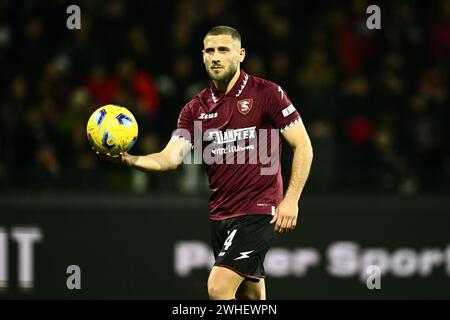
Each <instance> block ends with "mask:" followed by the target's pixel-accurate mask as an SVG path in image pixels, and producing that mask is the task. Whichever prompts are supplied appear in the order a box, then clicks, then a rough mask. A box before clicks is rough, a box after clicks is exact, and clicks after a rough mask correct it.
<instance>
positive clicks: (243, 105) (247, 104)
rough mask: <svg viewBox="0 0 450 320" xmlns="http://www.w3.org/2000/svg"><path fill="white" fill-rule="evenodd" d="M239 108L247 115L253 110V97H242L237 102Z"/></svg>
mask: <svg viewBox="0 0 450 320" xmlns="http://www.w3.org/2000/svg"><path fill="white" fill-rule="evenodd" d="M236 106H237V109H238V111H239V112H240V113H242V114H243V115H246V114H248V113H249V112H250V110H252V107H253V99H242V100H239V101H238V102H237V103H236Z"/></svg>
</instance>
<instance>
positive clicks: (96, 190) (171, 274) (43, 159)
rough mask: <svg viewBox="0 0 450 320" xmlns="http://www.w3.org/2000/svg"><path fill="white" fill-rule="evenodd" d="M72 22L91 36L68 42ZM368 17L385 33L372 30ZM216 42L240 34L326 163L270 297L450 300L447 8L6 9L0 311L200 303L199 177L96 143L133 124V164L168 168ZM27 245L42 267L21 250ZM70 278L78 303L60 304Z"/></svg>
mask: <svg viewBox="0 0 450 320" xmlns="http://www.w3.org/2000/svg"><path fill="white" fill-rule="evenodd" d="M71 4H76V5H78V6H79V7H80V8H81V29H80V30H68V29H67V27H66V20H67V18H68V17H69V14H67V13H66V9H67V7H68V6H69V5H71ZM371 4H376V5H378V6H380V8H381V30H368V29H367V27H366V20H367V18H368V16H369V15H368V14H367V13H366V8H367V7H368V6H369V5H371ZM219 24H227V25H232V26H235V27H236V28H237V29H238V30H239V31H240V32H241V35H242V37H243V46H244V47H245V48H246V49H247V58H246V61H245V62H244V64H243V69H244V70H246V71H247V72H249V73H251V74H254V75H258V76H261V77H264V78H267V79H269V80H272V81H274V82H277V83H278V84H280V85H281V86H282V87H283V88H284V89H285V91H286V92H287V93H288V95H289V96H290V98H291V100H292V101H293V102H294V105H295V106H296V107H297V109H298V110H299V112H300V113H301V115H302V117H303V120H304V123H305V125H306V127H307V129H308V131H309V134H310V137H311V140H312V143H313V147H314V154H315V159H314V163H313V167H312V171H311V175H310V178H309V181H308V184H307V186H306V189H305V191H304V193H303V197H302V201H301V203H300V218H299V224H298V227H297V230H296V231H295V232H293V233H290V234H287V235H283V236H282V237H280V238H279V239H278V241H277V243H276V245H275V247H274V248H273V250H272V251H271V252H270V253H269V255H268V259H267V261H266V268H267V273H268V297H269V298H272V299H282V298H286V299H304V298H374V299H379V298H448V297H449V296H450V294H449V292H450V284H449V283H450V282H449V277H450V235H449V232H448V230H449V227H450V217H449V215H450V204H449V200H448V199H449V196H450V194H449V191H450V188H449V182H450V152H449V151H450V148H449V143H450V126H449V125H448V122H449V119H450V116H449V113H450V112H449V111H450V108H449V74H450V72H449V71H450V1H449V0H442V1H414V0H411V1H377V2H375V3H372V2H369V1H365V0H352V1H324V0H316V1H303V2H300V1H294V0H279V1H244V2H241V1H236V0H216V1H201V0H184V1H183V0H180V1H125V0H110V1H87V0H86V1H63V0H60V1H58V0H55V1H37V0H25V1H13V0H3V1H1V2H0V74H1V77H0V84H1V85H0V119H1V121H0V123H1V126H0V192H1V194H0V288H3V290H1V291H0V299H1V298H3V297H5V298H11V297H16V298H125V299H126V298H149V299H172V298H194V299H201V298H206V279H207V274H208V266H209V265H210V262H211V253H210V251H209V225H208V213H207V202H208V192H209V191H208V188H207V178H206V176H205V175H204V173H203V171H202V167H201V166H200V165H184V166H183V167H182V168H181V169H180V170H178V171H177V172H172V173H169V174H144V173H142V172H139V171H137V170H129V169H127V168H124V167H118V166H115V165H112V164H110V163H106V162H104V161H102V160H100V159H99V158H98V157H96V155H95V154H94V153H93V152H92V151H91V150H90V148H89V146H88V143H87V140H86V134H85V128H86V127H85V126H86V122H87V119H88V117H89V115H90V114H91V112H92V111H93V110H95V109H96V108H98V107H99V106H101V105H104V104H107V103H116V104H120V105H123V106H126V107H128V108H129V109H130V110H131V111H132V112H133V113H134V114H135V116H136V118H137V119H138V121H139V129H140V135H139V139H138V142H137V144H136V146H135V147H134V148H133V150H132V153H134V154H143V153H149V152H154V151H159V150H160V149H161V147H162V146H164V145H165V144H166V142H167V141H168V140H169V138H170V135H171V132H172V130H174V128H175V126H176V121H177V117H178V113H179V111H180V110H181V108H182V106H183V105H184V103H186V102H187V101H188V100H189V99H190V98H191V97H192V96H193V95H194V94H195V93H196V92H198V91H199V90H201V89H202V88H203V87H204V86H206V85H207V84H208V78H207V75H206V72H205V71H204V67H203V65H202V61H201V49H202V39H203V35H204V33H205V32H206V31H207V30H208V29H209V28H210V27H212V26H214V25H219ZM290 155H291V153H290V150H289V148H288V147H287V146H284V154H283V163H282V166H283V168H284V177H285V183H287V181H288V178H289V173H290V162H289V161H290ZM18 227H27V228H32V229H25V230H24V229H22V230H20V229H17V228H18ZM33 230H34V231H33ZM32 231H33V232H37V233H39V234H40V240H39V241H37V240H36V241H35V242H33V245H32V248H33V250H32V252H31V258H32V259H31V265H30V261H29V260H27V259H24V258H23V257H22V256H21V254H23V255H25V256H26V255H27V254H25V253H23V252H24V250H25V249H24V247H25V246H24V244H23V243H24V242H20V240H17V239H18V238H20V236H17V233H20V232H22V233H24V234H27V232H28V234H30V233H32ZM25 251H26V250H25ZM27 252H28V254H30V252H29V251H27ZM369 264H378V265H380V267H381V269H382V271H383V276H382V280H381V289H380V290H369V289H368V288H367V287H366V282H365V280H364V279H365V268H366V266H367V265H369ZM69 265H78V266H79V267H80V268H81V270H82V289H81V290H68V289H67V287H66V279H67V277H68V276H69V275H68V274H67V273H66V268H67V266H69ZM20 268H23V269H20ZM21 270H22V271H21ZM23 270H32V271H33V273H32V276H30V274H28V277H27V276H26V271H23ZM21 272H24V273H21ZM30 277H31V278H30ZM20 279H21V280H20ZM19 280H20V281H22V282H20V281H19ZM30 280H33V284H30V283H28V284H24V283H23V282H27V281H30ZM23 286H28V287H31V289H28V290H23V289H21V287H23Z"/></svg>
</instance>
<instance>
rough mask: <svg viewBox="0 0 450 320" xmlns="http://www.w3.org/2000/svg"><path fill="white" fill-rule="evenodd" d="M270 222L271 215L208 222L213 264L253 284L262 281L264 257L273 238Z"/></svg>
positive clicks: (273, 233) (272, 226)
mask: <svg viewBox="0 0 450 320" xmlns="http://www.w3.org/2000/svg"><path fill="white" fill-rule="evenodd" d="M270 220H272V216H271V215H266V214H256V215H247V216H239V217H235V218H230V219H225V220H220V221H212V222H211V234H212V246H213V251H214V257H215V258H216V262H215V264H214V265H215V266H220V267H226V268H229V269H231V270H233V271H235V272H236V273H238V274H239V275H241V276H243V277H245V278H246V279H249V280H252V281H255V282H258V281H259V279H261V278H264V257H265V256H266V253H267V250H269V248H270V246H271V245H272V243H273V241H274V239H275V232H274V225H273V224H270V223H269V222H270Z"/></svg>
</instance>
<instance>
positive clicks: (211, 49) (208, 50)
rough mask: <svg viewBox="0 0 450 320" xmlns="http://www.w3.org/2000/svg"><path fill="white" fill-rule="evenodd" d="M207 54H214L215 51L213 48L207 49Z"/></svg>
mask: <svg viewBox="0 0 450 320" xmlns="http://www.w3.org/2000/svg"><path fill="white" fill-rule="evenodd" d="M205 52H206V53H212V52H214V49H213V48H206V49H205Z"/></svg>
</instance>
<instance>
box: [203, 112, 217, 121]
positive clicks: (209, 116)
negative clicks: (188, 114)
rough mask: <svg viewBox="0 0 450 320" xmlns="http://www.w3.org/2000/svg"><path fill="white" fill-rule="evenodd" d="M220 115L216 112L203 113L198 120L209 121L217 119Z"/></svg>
mask: <svg viewBox="0 0 450 320" xmlns="http://www.w3.org/2000/svg"><path fill="white" fill-rule="evenodd" d="M218 115H219V113H218V112H215V113H203V112H202V113H201V114H200V116H199V117H198V118H199V119H201V120H208V119H213V118H217V116H218Z"/></svg>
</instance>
